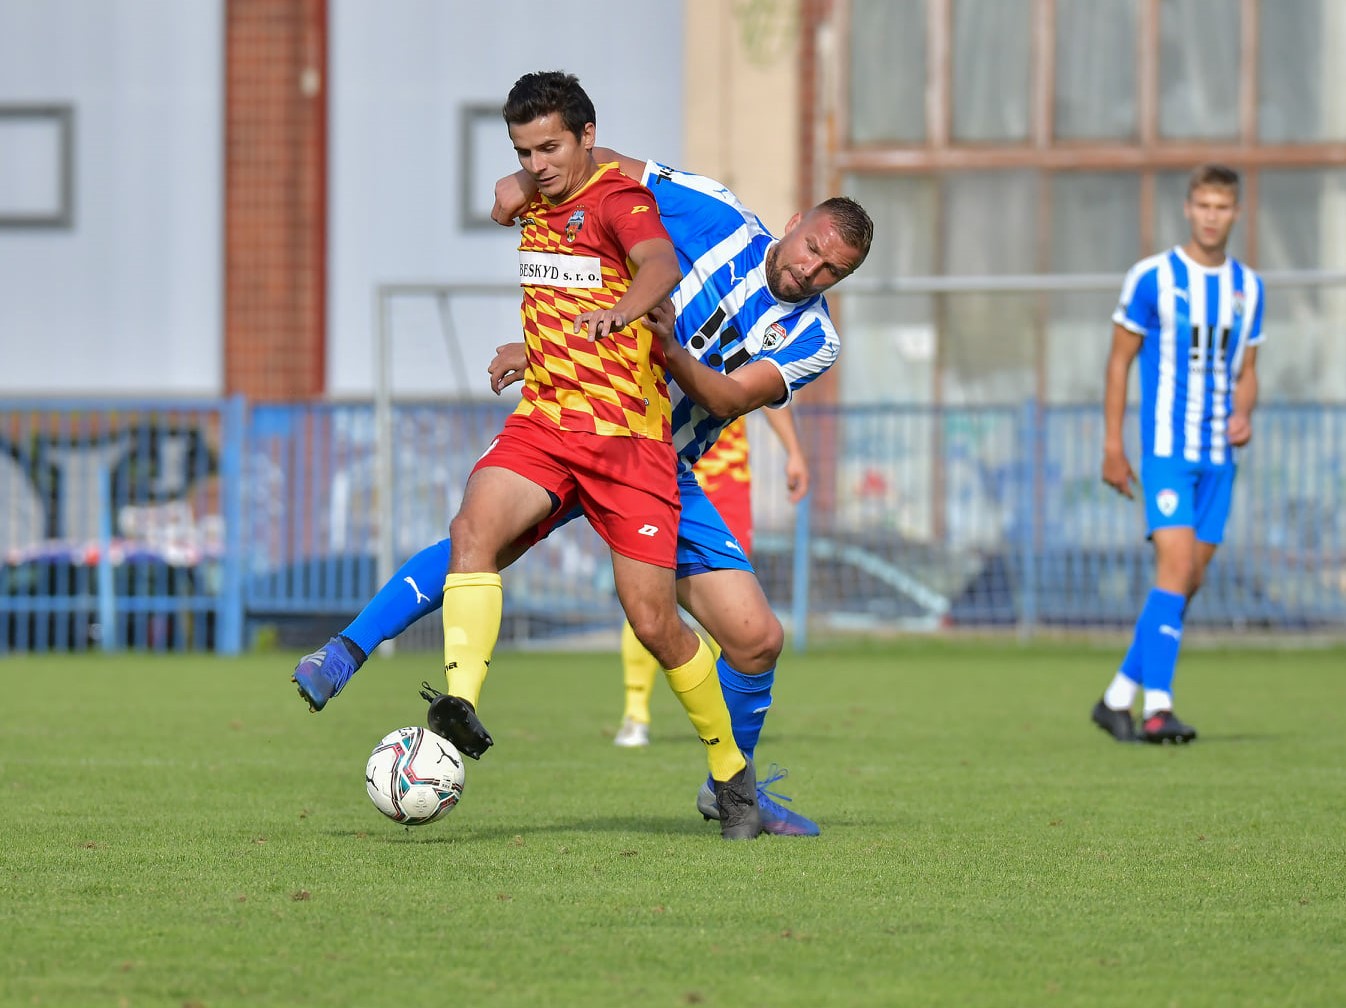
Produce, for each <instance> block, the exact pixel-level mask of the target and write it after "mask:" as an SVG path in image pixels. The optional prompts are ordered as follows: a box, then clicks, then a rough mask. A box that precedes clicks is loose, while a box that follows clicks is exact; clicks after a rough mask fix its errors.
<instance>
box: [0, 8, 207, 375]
mask: <svg viewBox="0 0 1346 1008" xmlns="http://www.w3.org/2000/svg"><path fill="white" fill-rule="evenodd" d="M222 18H223V11H222V7H221V4H220V2H219V0H191V2H190V3H181V2H179V0H114V2H107V3H104V2H97V0H42V2H36V3H35V2H33V0H0V104H6V105H13V104H50V103H69V104H71V105H73V106H74V145H73V147H74V162H75V163H74V182H75V191H74V200H73V206H74V216H73V224H72V226H71V227H70V228H68V229H66V228H55V229H37V228H7V227H0V346H2V347H3V366H0V395H28V394H39V393H41V394H48V393H114V394H119V393H151V394H159V393H172V394H180V393H208V394H214V393H216V392H218V391H219V389H220V387H221V374H222V366H221V360H220V355H221V343H222V332H223V325H222V319H221V305H222V299H221V273H222V265H221V263H222V239H221V230H220V229H221V220H220V214H221V204H222V199H221V191H222V177H223V176H222V167H221V164H222V145H223V137H222V125H221V124H222V122H223V118H222V113H223V83H222V80H223V78H222V64H223V48H222V45H221V39H222ZM21 132H22V131H16V130H10V131H6V129H5V127H4V126H3V124H0V158H4V157H5V156H6V150H8V153H9V159H10V168H11V169H12V170H13V171H14V172H16V173H19V172H25V171H27V172H31V171H41V170H45V168H44V161H43V159H42V158H40V157H32V156H27V153H26V148H27V145H28V142H29V141H28V140H26V139H25V138H24V137H22V136H21V135H20V133H21ZM48 160H49V159H48ZM4 178H6V176H5V174H4V173H3V172H0V180H3V179H4ZM8 178H9V183H8V184H9V185H12V186H14V187H16V189H20V190H23V191H25V192H34V191H36V192H42V191H45V188H44V187H48V184H47V183H46V181H45V180H42V179H25V178H23V177H18V176H16V175H10V176H8ZM11 195H13V193H11ZM5 202H6V200H5V194H3V193H0V205H3V204H5ZM11 208H12V204H11Z"/></svg>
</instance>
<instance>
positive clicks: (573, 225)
mask: <svg viewBox="0 0 1346 1008" xmlns="http://www.w3.org/2000/svg"><path fill="white" fill-rule="evenodd" d="M582 227H584V207H579V208H578V209H577V210H576V211H575V212H574V213H573V214H571V215H570V220H568V221H566V241H568V242H570V243H571V244H573V243H574V241H575V239H576V238H578V237H579V233H580V228H582Z"/></svg>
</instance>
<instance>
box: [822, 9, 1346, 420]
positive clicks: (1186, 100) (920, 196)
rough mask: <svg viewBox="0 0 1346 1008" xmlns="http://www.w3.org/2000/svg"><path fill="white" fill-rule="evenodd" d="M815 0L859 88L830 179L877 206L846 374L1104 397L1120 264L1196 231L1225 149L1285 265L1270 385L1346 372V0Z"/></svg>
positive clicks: (1262, 246) (849, 83) (1287, 392)
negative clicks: (1188, 210) (1198, 199)
mask: <svg viewBox="0 0 1346 1008" xmlns="http://www.w3.org/2000/svg"><path fill="white" fill-rule="evenodd" d="M805 10H806V11H811V12H812V13H811V14H808V15H806V21H808V19H809V18H810V17H811V18H812V21H811V22H809V25H808V27H810V28H812V29H815V30H812V31H806V32H805V36H804V37H805V39H806V40H819V39H822V40H824V45H823V47H822V48H821V49H814V55H815V56H817V57H818V60H817V62H818V65H819V71H818V74H817V78H816V80H815V81H814V84H815V88H816V89H822V91H821V93H820V96H819V98H818V99H817V101H816V106H815V107H818V108H829V107H831V106H829V105H828V104H827V102H826V99H825V97H822V95H823V94H825V93H828V91H827V89H828V88H829V87H831V86H832V85H831V84H829V81H835V82H836V84H837V85H839V88H838V90H837V91H836V92H835V93H836V94H838V95H840V96H842V100H841V102H840V103H839V104H838V105H837V107H836V112H837V115H836V117H835V119H833V118H830V117H829V118H824V119H821V120H820V122H826V124H827V126H826V128H825V129H821V130H819V131H817V132H816V133H815V134H814V135H813V136H812V137H811V138H810V139H811V142H812V143H814V144H815V145H817V146H816V147H815V151H814V156H812V157H810V158H808V159H806V164H808V165H811V166H812V165H818V166H822V168H821V170H820V171H819V172H818V173H817V174H816V176H815V177H814V178H813V180H812V186H813V189H814V191H815V192H816V193H817V194H824V193H826V192H834V191H848V192H852V193H854V194H855V195H857V197H858V198H860V199H861V201H862V202H864V203H865V205H866V206H867V207H868V208H869V209H870V210H871V212H872V214H873V216H874V218H875V221H876V224H877V228H878V230H877V234H878V242H879V247H878V248H876V251H875V253H874V255H873V256H871V259H870V260H869V262H868V263H866V265H865V267H864V269H863V271H862V273H861V275H860V276H858V277H857V278H856V279H855V280H854V281H852V282H848V284H847V286H846V287H843V288H841V289H840V290H839V291H838V292H837V296H836V297H835V298H834V301H835V302H836V303H837V305H838V308H839V314H840V315H841V317H843V319H844V327H845V333H846V340H847V346H848V352H847V353H846V354H845V355H843V357H842V362H841V374H842V388H841V390H840V394H841V395H843V396H844V397H845V398H846V399H848V400H851V401H865V400H894V399H896V400H899V401H912V402H942V403H949V404H954V403H959V402H1004V403H1016V404H1017V403H1021V402H1022V401H1024V400H1025V399H1027V398H1033V397H1036V398H1038V399H1040V400H1043V401H1048V402H1084V401H1095V400H1096V399H1097V397H1098V396H1099V395H1100V394H1101V388H1102V367H1103V361H1104V359H1105V356H1106V353H1107V347H1108V340H1109V332H1110V328H1111V327H1110V323H1109V317H1110V315H1111V312H1112V309H1113V307H1114V306H1115V304H1116V298H1117V293H1118V290H1119V289H1120V286H1121V281H1122V277H1123V275H1124V273H1125V271H1126V269H1127V268H1128V267H1129V266H1130V265H1131V264H1132V263H1134V262H1135V261H1136V260H1137V259H1139V258H1141V257H1142V256H1144V255H1147V254H1150V253H1152V252H1155V251H1158V250H1160V249H1162V248H1165V247H1168V246H1171V245H1173V244H1177V243H1181V242H1183V241H1185V240H1186V239H1187V237H1188V226H1187V222H1186V220H1185V218H1184V216H1183V212H1182V211H1183V202H1184V198H1185V196H1186V190H1187V178H1188V173H1189V172H1190V170H1191V169H1192V168H1193V167H1194V166H1195V165H1197V164H1199V163H1201V162H1204V161H1219V162H1223V163H1226V164H1229V165H1231V166H1232V167H1234V168H1236V169H1237V170H1238V171H1239V172H1240V173H1241V175H1242V178H1243V193H1242V195H1243V214H1242V217H1241V219H1240V221H1239V224H1238V226H1237V228H1236V230H1235V232H1234V237H1233V239H1232V241H1231V244H1230V251H1231V253H1232V254H1233V255H1235V256H1238V257H1239V258H1241V259H1243V260H1245V261H1246V262H1248V263H1249V264H1250V265H1252V266H1253V267H1254V268H1257V269H1259V270H1260V271H1262V272H1263V273H1264V274H1267V275H1269V276H1270V278H1271V286H1270V291H1269V296H1268V301H1267V318H1268V331H1269V334H1270V335H1269V339H1271V338H1280V339H1285V340H1286V343H1284V344H1282V345H1293V347H1294V352H1293V354H1291V353H1283V354H1277V353H1275V352H1274V351H1273V352H1270V353H1268V354H1267V355H1265V356H1264V362H1263V365H1262V368H1261V370H1262V373H1263V374H1265V375H1266V379H1265V380H1264V384H1263V390H1264V395H1266V396H1267V397H1269V398H1277V397H1279V398H1329V399H1341V398H1342V397H1344V396H1346V341H1343V340H1341V339H1340V338H1339V333H1340V332H1341V331H1343V330H1346V284H1343V283H1342V278H1343V277H1346V169H1342V168H1340V167H1338V166H1340V165H1342V164H1343V163H1346V61H1342V60H1340V59H1337V58H1336V54H1338V53H1341V52H1346V2H1338V0H849V2H848V0H834V2H833V3H830V4H816V5H815V4H806V5H805ZM824 28H829V29H832V30H831V31H824V30H822V29H824ZM833 43H836V44H835V47H833ZM829 59H831V60H833V62H831V63H829V62H828V60H829ZM834 126H839V127H840V128H839V129H836V128H833V127H834ZM1285 329H1292V332H1293V336H1292V337H1290V338H1287V337H1285V336H1284V335H1283V332H1282V331H1277V330H1285ZM1291 339H1293V344H1290V340H1291ZM1133 384H1134V383H1133ZM1133 392H1134V389H1133Z"/></svg>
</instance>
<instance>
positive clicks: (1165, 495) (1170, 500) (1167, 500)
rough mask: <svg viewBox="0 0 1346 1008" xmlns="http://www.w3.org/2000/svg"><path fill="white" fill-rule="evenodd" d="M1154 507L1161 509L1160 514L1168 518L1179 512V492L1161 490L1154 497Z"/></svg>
mask: <svg viewBox="0 0 1346 1008" xmlns="http://www.w3.org/2000/svg"><path fill="white" fill-rule="evenodd" d="M1154 506H1155V507H1157V508H1158V509H1159V513H1160V514H1161V515H1163V516H1164V517H1165V518H1167V517H1168V516H1169V515H1171V514H1173V512H1174V511H1176V510H1178V492H1177V491H1176V490H1160V491H1159V492H1158V493H1157V494H1155V495H1154Z"/></svg>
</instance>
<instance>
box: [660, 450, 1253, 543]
mask: <svg viewBox="0 0 1346 1008" xmlns="http://www.w3.org/2000/svg"><path fill="white" fill-rule="evenodd" d="M1237 471H1238V466H1236V465H1235V464H1234V463H1233V462H1224V463H1221V464H1220V465H1213V464H1212V463H1210V462H1188V461H1187V460H1185V459H1180V458H1155V457H1154V456H1152V455H1148V456H1146V457H1145V458H1143V459H1141V461H1140V486H1141V492H1142V493H1143V494H1144V496H1145V523H1146V525H1147V526H1149V531H1150V532H1151V533H1153V532H1154V530H1155V529H1161V528H1190V529H1193V530H1194V531H1195V532H1196V537H1197V539H1198V540H1200V541H1201V542H1204V543H1210V544H1211V545H1219V544H1220V543H1221V542H1223V541H1224V527H1225V522H1227V521H1228V520H1229V502H1230V499H1231V498H1232V497H1233V494H1234V474H1235V473H1236V472H1237ZM679 559H681V551H679Z"/></svg>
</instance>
